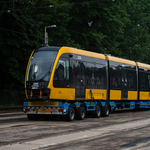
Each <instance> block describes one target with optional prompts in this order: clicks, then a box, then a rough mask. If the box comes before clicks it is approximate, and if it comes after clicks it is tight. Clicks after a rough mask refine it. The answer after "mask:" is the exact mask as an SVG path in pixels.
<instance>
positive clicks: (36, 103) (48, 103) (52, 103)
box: [28, 102, 58, 107]
mask: <svg viewBox="0 0 150 150" xmlns="http://www.w3.org/2000/svg"><path fill="white" fill-rule="evenodd" d="M28 106H39V107H40V106H41V107H42V106H58V102H28Z"/></svg>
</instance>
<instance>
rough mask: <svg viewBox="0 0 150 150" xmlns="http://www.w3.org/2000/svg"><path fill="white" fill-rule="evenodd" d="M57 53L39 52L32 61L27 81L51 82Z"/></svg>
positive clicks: (33, 56)
mask: <svg viewBox="0 0 150 150" xmlns="http://www.w3.org/2000/svg"><path fill="white" fill-rule="evenodd" d="M56 55H57V51H37V52H35V53H34V54H33V55H32V58H31V60H30V64H29V68H28V73H27V81H30V82H32V81H49V79H50V73H51V69H52V67H53V64H54V61H55V58H56Z"/></svg>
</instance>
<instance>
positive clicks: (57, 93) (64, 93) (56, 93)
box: [50, 88, 75, 100]
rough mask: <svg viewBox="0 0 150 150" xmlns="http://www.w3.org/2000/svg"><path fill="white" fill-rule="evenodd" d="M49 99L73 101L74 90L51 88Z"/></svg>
mask: <svg viewBox="0 0 150 150" xmlns="http://www.w3.org/2000/svg"><path fill="white" fill-rule="evenodd" d="M50 99H60V100H61V99H62V100H75V89H73V88H51V93H50Z"/></svg>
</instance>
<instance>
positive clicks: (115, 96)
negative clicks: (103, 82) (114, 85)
mask: <svg viewBox="0 0 150 150" xmlns="http://www.w3.org/2000/svg"><path fill="white" fill-rule="evenodd" d="M110 100H121V90H110Z"/></svg>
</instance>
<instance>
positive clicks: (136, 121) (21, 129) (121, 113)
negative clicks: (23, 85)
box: [0, 110, 150, 150]
mask: <svg viewBox="0 0 150 150" xmlns="http://www.w3.org/2000/svg"><path fill="white" fill-rule="evenodd" d="M149 116H150V110H140V111H136V110H117V111H116V112H113V113H111V114H110V116H109V117H101V118H93V117H92V116H87V118H86V119H85V120H75V121H73V122H67V121H65V120H64V118H63V117H62V118H60V117H51V116H46V117H45V118H43V119H41V120H40V121H28V119H27V117H26V115H25V114H23V112H12V113H0V150H5V149H6V150H16V149H17V150H19V149H20V150H37V149H38V150H40V149H42V150H51V149H53V150H54V149H59V150H76V149H78V150H85V149H86V150H91V149H93V150H120V149H123V150H137V149H138V150H150V132H149V131H150V117H149Z"/></svg>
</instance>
